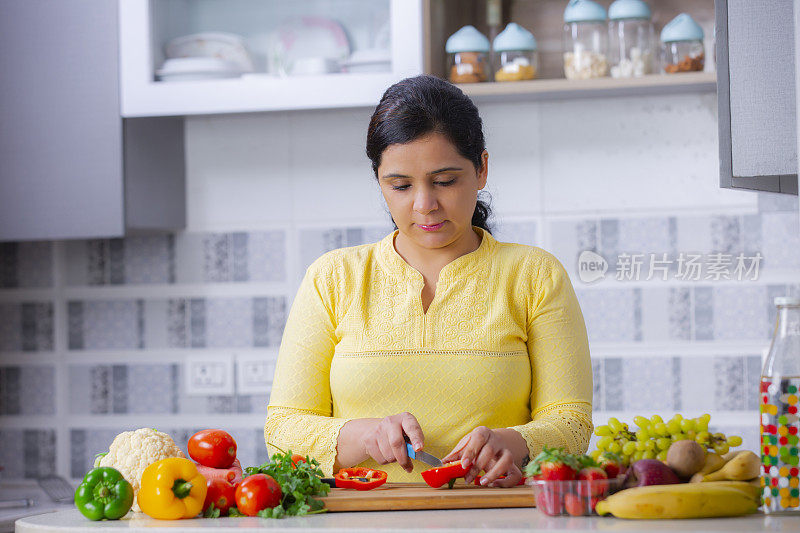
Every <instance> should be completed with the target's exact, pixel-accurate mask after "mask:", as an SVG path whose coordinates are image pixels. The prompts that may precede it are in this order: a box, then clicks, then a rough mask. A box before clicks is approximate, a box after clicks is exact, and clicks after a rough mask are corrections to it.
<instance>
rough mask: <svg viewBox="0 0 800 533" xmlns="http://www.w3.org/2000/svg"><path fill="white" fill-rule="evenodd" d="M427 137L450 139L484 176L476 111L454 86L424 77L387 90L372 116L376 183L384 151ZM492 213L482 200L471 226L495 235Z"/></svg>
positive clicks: (369, 138) (370, 150) (483, 146)
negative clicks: (490, 226)
mask: <svg viewBox="0 0 800 533" xmlns="http://www.w3.org/2000/svg"><path fill="white" fill-rule="evenodd" d="M429 133H441V134H443V135H444V136H445V137H447V138H448V139H450V142H452V143H453V145H454V146H455V148H456V150H458V153H459V154H461V155H462V156H464V157H465V158H467V159H469V160H470V161H471V162H472V164H473V165H474V166H475V169H476V170H477V171H480V169H481V166H482V161H481V154H482V153H483V151H484V150H485V149H486V140H485V138H484V136H483V122H482V121H481V117H480V115H479V114H478V108H477V107H475V104H473V103H472V100H470V99H469V97H468V96H467V95H465V94H464V93H463V92H461V89H459V88H458V87H456V86H455V85H453V84H452V83H450V82H447V81H445V80H443V79H441V78H437V77H435V76H428V75H421V76H416V77H413V78H406V79H404V80H402V81H399V82H397V83H395V84H394V85H392V86H391V87H389V88H388V89H386V92H385V93H383V96H382V97H381V101H380V102H379V103H378V107H376V108H375V112H374V113H373V114H372V118H371V119H370V121H369V129H368V130H367V157H369V158H370V160H371V161H372V171H373V172H374V173H375V178H376V179H377V177H378V167H379V166H380V164H381V156H382V154H383V151H384V150H386V148H388V147H389V146H390V145H392V144H406V143H409V142H412V141H415V140H416V139H419V138H420V137H423V136H425V135H427V134H429ZM491 214H492V210H491V207H490V206H489V202H484V201H483V200H481V199H480V198H478V201H477V204H476V205H475V212H474V213H473V214H472V225H473V226H478V227H479V228H483V229H485V230H486V231H488V232H489V233H491V230H490V228H489V224H488V219H489V217H490V216H491ZM395 227H397V226H396V225H395Z"/></svg>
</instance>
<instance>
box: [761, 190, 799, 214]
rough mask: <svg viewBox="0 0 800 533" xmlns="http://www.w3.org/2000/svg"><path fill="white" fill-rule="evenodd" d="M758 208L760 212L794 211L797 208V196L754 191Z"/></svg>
mask: <svg viewBox="0 0 800 533" xmlns="http://www.w3.org/2000/svg"><path fill="white" fill-rule="evenodd" d="M756 194H757V195H758V210H759V211H760V212H762V213H765V212H775V211H794V212H796V211H797V209H798V203H797V196H795V195H792V194H778V193H772V192H761V191H758V192H756Z"/></svg>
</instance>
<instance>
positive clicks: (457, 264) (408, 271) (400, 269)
mask: <svg viewBox="0 0 800 533" xmlns="http://www.w3.org/2000/svg"><path fill="white" fill-rule="evenodd" d="M472 229H473V230H474V231H476V232H477V233H478V234H479V235H480V236H481V244H480V246H478V248H476V249H475V250H473V251H472V252H469V253H466V254H464V255H462V256H460V257H456V258H455V259H453V260H452V261H451V262H449V263H448V264H446V265H445V266H444V267H443V268H442V271H441V273H440V274H439V281H442V280H443V279H446V278H448V277H457V276H467V275H469V274H472V273H473V272H474V271H475V270H477V269H478V268H480V267H481V266H482V265H483V264H484V263H486V262H487V261H488V260H489V259H490V258H491V256H492V255H493V253H494V250H495V247H496V245H497V240H496V239H495V238H494V237H492V234H491V233H489V232H488V231H486V230H484V229H483V228H479V227H477V226H472ZM398 233H400V230H394V231H393V232H392V233H390V234H389V235H387V236H386V237H384V238H383V239H381V241H380V242H378V254H377V255H378V263H379V264H380V265H381V266H382V267H383V268H384V269H385V270H386V271H387V272H389V273H390V274H391V275H393V276H394V277H395V278H397V279H399V280H408V279H416V280H417V281H422V274H421V273H420V272H419V271H418V270H416V269H415V268H414V267H412V266H411V265H409V264H408V263H406V261H405V259H403V257H402V256H401V255H400V254H399V253H397V250H395V247H394V239H395V237H396V236H397V234H398Z"/></svg>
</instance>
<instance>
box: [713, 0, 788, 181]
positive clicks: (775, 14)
mask: <svg viewBox="0 0 800 533" xmlns="http://www.w3.org/2000/svg"><path fill="white" fill-rule="evenodd" d="M792 4H793V1H792V0H717V2H716V4H715V7H716V27H717V71H718V102H719V132H720V139H719V140H720V184H721V186H723V187H728V188H745V189H755V190H766V191H773V192H787V193H794V194H797V135H796V129H797V127H796V118H795V117H796V109H795V64H794V62H795V53H794V17H793V5H792Z"/></svg>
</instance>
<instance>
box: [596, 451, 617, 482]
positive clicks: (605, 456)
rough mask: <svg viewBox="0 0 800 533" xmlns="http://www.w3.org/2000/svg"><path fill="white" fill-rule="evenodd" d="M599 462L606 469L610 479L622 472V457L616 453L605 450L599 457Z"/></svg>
mask: <svg viewBox="0 0 800 533" xmlns="http://www.w3.org/2000/svg"><path fill="white" fill-rule="evenodd" d="M597 463H598V464H599V465H600V467H601V468H602V469H603V470H605V471H606V475H608V479H614V478H615V477H617V476H619V475H620V474H621V473H622V468H623V466H622V459H620V458H619V456H618V455H617V454H615V453H611V452H603V453H601V454H600V457H598V458H597Z"/></svg>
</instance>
